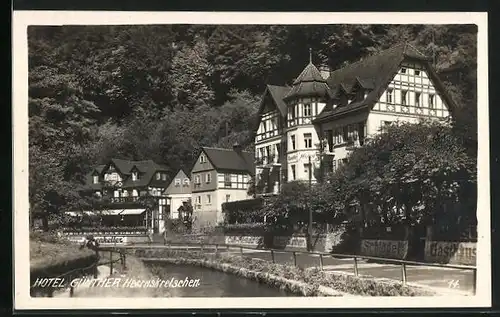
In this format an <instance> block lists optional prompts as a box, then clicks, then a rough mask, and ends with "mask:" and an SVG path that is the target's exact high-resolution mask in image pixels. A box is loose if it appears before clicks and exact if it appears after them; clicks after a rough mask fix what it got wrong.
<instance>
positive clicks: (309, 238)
mask: <svg viewBox="0 0 500 317" xmlns="http://www.w3.org/2000/svg"><path fill="white" fill-rule="evenodd" d="M311 187H312V163H311V156H309V195H308V196H309V198H308V199H309V202H311ZM307 205H308V207H309V228H308V233H309V234H308V236H309V237H308V240H309V242H308V244H309V248H310V250H309V251H312V233H313V230H312V224H313V214H312V208H311V204H310V203H309V204H307Z"/></svg>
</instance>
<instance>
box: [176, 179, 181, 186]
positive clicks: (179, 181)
mask: <svg viewBox="0 0 500 317" xmlns="http://www.w3.org/2000/svg"><path fill="white" fill-rule="evenodd" d="M175 186H181V179H180V178H176V179H175Z"/></svg>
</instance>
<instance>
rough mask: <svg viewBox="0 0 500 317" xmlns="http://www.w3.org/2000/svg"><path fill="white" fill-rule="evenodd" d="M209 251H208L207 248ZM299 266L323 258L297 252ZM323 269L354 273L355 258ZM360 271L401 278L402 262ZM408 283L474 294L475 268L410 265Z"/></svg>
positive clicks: (265, 255)
mask: <svg viewBox="0 0 500 317" xmlns="http://www.w3.org/2000/svg"><path fill="white" fill-rule="evenodd" d="M137 246H140V247H153V248H154V247H158V248H162V247H164V246H163V244H159V243H154V244H152V245H148V244H143V245H142V244H141V245H137ZM171 248H175V249H184V250H185V249H187V248H188V249H193V250H195V249H198V250H199V247H198V246H179V245H176V246H171ZM219 250H220V251H221V252H230V253H231V254H241V250H240V249H239V248H238V247H231V248H230V249H229V251H228V250H227V249H226V248H220V249H219ZM207 251H208V250H207ZM243 254H244V256H248V257H252V258H257V259H262V260H266V261H272V258H271V253H270V252H269V251H268V250H265V249H263V250H250V249H243ZM274 261H275V262H276V263H280V264H289V265H293V264H294V260H293V254H292V253H290V252H288V253H286V252H279V251H275V252H274ZM297 266H299V267H302V268H312V267H319V266H320V260H319V255H317V254H306V253H297ZM323 269H324V270H325V271H327V272H341V273H344V274H354V260H353V259H352V258H334V257H328V256H323ZM358 274H359V275H364V276H372V277H376V278H385V279H390V280H397V281H401V275H402V273H401V265H397V264H386V263H383V264H382V263H374V262H369V261H366V260H362V259H358ZM406 278H407V283H408V284H410V285H417V286H425V287H429V288H432V289H434V290H436V291H438V292H439V293H442V294H449V293H452V294H457V295H473V292H474V276H473V272H472V270H464V269H450V268H441V267H430V266H419V265H407V266H406Z"/></svg>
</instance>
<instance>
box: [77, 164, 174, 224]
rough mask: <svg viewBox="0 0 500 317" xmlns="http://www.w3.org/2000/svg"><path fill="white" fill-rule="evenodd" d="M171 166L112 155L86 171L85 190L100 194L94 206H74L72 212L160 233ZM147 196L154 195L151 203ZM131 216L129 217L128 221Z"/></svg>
mask: <svg viewBox="0 0 500 317" xmlns="http://www.w3.org/2000/svg"><path fill="white" fill-rule="evenodd" d="M167 174H168V168H167V167H165V166H162V165H160V164H157V163H155V162H153V161H151V160H144V161H129V160H122V159H111V160H110V161H109V162H108V163H106V164H104V165H98V166H96V167H94V168H93V169H92V170H91V171H90V172H89V173H88V174H87V175H86V185H85V187H84V191H85V192H90V193H91V194H93V195H94V197H96V198H97V204H96V206H95V207H96V208H95V210H83V211H82V210H73V211H69V212H68V214H69V215H73V216H78V214H82V213H83V214H87V215H90V216H92V215H97V216H98V217H100V218H101V222H103V223H101V224H102V225H109V226H121V225H124V224H127V223H128V222H130V221H133V222H134V223H128V224H129V225H133V226H141V227H145V228H148V229H152V230H153V231H154V232H158V233H161V232H163V231H164V230H165V223H164V220H165V216H166V215H167V214H168V213H169V212H170V202H169V199H168V198H167V197H166V195H165V189H166V188H167V187H168V185H169V182H170V180H169V179H168V178H169V177H168V175H167ZM146 198H147V199H150V198H151V199H153V201H154V204H153V206H148V204H147V203H146ZM129 220H130V221H129Z"/></svg>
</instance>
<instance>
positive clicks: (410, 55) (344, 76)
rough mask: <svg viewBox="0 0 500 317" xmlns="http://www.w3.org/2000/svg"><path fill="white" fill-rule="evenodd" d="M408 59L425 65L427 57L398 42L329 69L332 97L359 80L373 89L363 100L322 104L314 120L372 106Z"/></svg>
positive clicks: (348, 88)
mask: <svg viewBox="0 0 500 317" xmlns="http://www.w3.org/2000/svg"><path fill="white" fill-rule="evenodd" d="M407 59H410V60H412V59H413V60H418V61H420V62H423V63H424V64H427V65H428V62H429V60H430V59H429V58H428V57H427V56H425V55H423V54H422V53H420V52H419V51H418V50H417V49H416V48H415V47H413V46H412V45H410V44H407V43H401V44H398V45H395V46H393V47H391V48H390V49H387V50H384V51H382V52H380V53H378V54H374V55H371V56H368V57H366V58H364V59H362V60H360V61H358V62H356V63H353V64H350V65H348V66H346V67H344V68H341V69H338V70H336V71H334V72H332V73H331V74H330V77H329V78H328V81H327V82H328V86H329V87H330V88H331V89H332V94H334V98H337V97H338V93H339V88H340V87H343V88H344V89H345V90H347V92H350V91H351V89H352V88H353V86H354V84H355V83H356V82H359V83H360V84H361V85H362V86H363V87H364V88H368V89H372V90H371V92H370V93H369V94H368V96H367V97H366V98H365V99H364V100H363V101H360V102H355V103H351V104H349V105H346V106H341V107H336V108H335V109H332V107H331V105H329V106H328V107H325V108H324V109H323V111H322V113H320V115H319V116H318V117H317V118H316V120H315V121H316V122H318V121H322V120H325V119H326V118H331V117H335V116H338V115H342V114H344V113H347V112H351V111H357V110H361V109H368V108H369V107H371V106H373V105H374V104H375V102H377V100H378V99H379V98H380V95H381V94H382V93H383V91H384V90H385V88H386V87H387V85H388V84H389V82H390V81H391V80H392V78H393V77H394V75H395V74H396V72H397V71H398V70H399V67H400V65H401V62H403V61H404V60H407ZM428 66H429V65H428ZM427 68H428V71H429V76H430V77H431V78H432V79H433V80H434V81H437V85H438V86H440V88H441V89H443V85H442V83H441V81H440V80H439V78H437V75H436V73H435V71H434V70H433V69H432V67H430V66H429V67H427ZM370 87H372V88H370ZM444 95H445V96H443V97H444V98H445V99H446V101H447V103H448V104H449V105H450V107H453V106H454V104H453V101H452V100H451V98H450V97H449V96H448V95H446V93H444Z"/></svg>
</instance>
